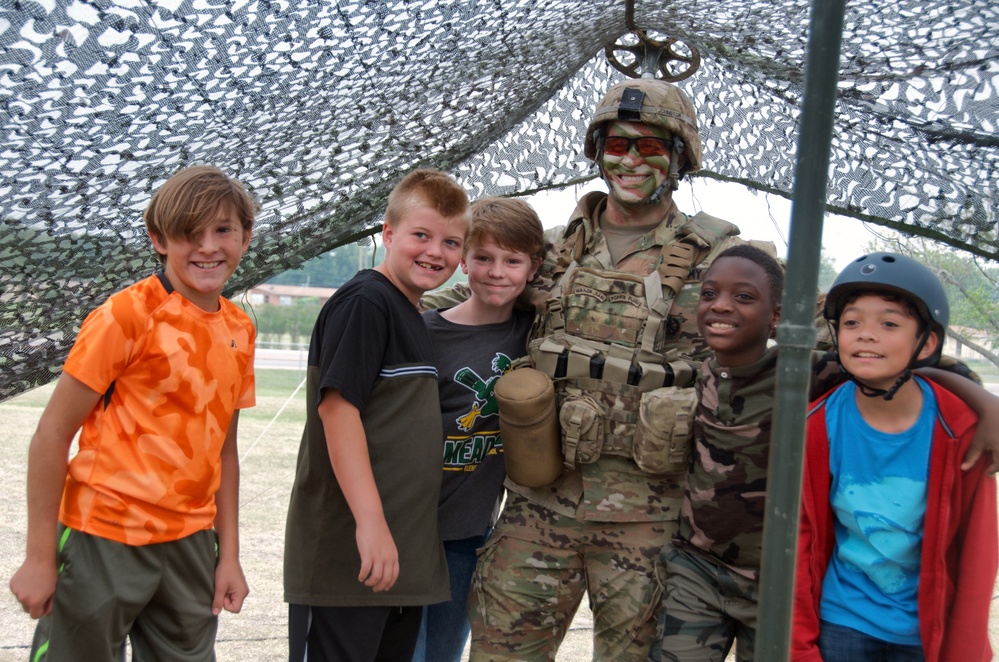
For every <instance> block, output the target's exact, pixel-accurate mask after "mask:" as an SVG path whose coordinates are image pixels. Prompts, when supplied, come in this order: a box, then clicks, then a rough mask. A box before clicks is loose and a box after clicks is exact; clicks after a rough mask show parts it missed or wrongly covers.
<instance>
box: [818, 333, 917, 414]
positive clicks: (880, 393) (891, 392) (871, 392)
mask: <svg viewBox="0 0 999 662" xmlns="http://www.w3.org/2000/svg"><path fill="white" fill-rule="evenodd" d="M929 338H930V331H929V327H927V331H926V333H924V334H923V337H922V338H921V339H920V340H919V344H918V345H917V346H916V351H915V352H913V354H912V358H911V359H909V367H908V368H906V369H905V372H903V373H902V375H901V376H900V377H899V378H898V379H896V380H895V383H894V384H892V386H891V388H889V389H888V390H887V391H886V390H885V389H883V388H871V387H870V386H868V385H867V384H865V383H864V382H862V381H860V380H859V379H857V378H856V377H854V376H853V374H851V373H850V372H849V371H848V370H847V369H846V368H845V367H843V361H842V360H840V357H839V345H838V343H837V342H836V334H835V333H834V334H833V346H834V347H836V362H837V363H839V369H840V372H842V373H843V374H844V375H846V376H847V377H848V378H849V379H850V381H851V382H853V383H854V384H856V385H857V390H858V391H860V392H861V393H863V394H864V395H866V396H867V397H868V398H884V399H885V400H891V399H892V398H894V397H895V394H896V393H898V389H900V388H902V385H903V384H905V383H906V382H907V381H909V380H910V379H912V367H913V366H915V365H916V359H917V357H918V356H919V353H920V352H921V351H923V345H925V344H926V341H927V340H929Z"/></svg>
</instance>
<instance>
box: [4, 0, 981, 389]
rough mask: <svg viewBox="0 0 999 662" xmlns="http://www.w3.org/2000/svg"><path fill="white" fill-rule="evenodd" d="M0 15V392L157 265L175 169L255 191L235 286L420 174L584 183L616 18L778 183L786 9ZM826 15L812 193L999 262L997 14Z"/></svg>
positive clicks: (273, 4)
mask: <svg viewBox="0 0 999 662" xmlns="http://www.w3.org/2000/svg"><path fill="white" fill-rule="evenodd" d="M2 7H3V9H2V10H0V103H2V104H3V113H2V116H0V122H2V141H3V142H2V147H0V399H4V398H7V397H10V396H11V395H14V394H16V393H19V392H21V391H24V390H26V389H28V388H30V387H32V386H35V385H38V384H41V383H44V382H46V381H48V380H50V379H51V378H52V377H54V376H55V375H56V374H57V372H58V370H59V367H60V365H61V363H62V361H63V359H64V358H65V354H66V352H67V351H68V349H69V347H70V345H71V343H72V341H73V338H74V335H75V332H76V330H77V329H78V326H79V323H80V321H81V320H82V318H83V316H84V315H85V314H86V312H88V311H89V310H91V309H92V308H93V307H95V306H96V305H98V304H99V303H100V302H101V301H103V300H104V298H105V297H106V296H107V295H108V294H110V293H111V292H113V291H115V290H117V289H119V288H121V287H123V286H125V285H127V284H129V283H132V282H134V281H136V280H138V279H140V278H142V277H144V276H145V275H147V274H149V273H150V272H151V271H152V270H153V269H154V268H155V264H156V263H155V261H154V259H153V257H152V253H151V251H150V248H149V246H148V243H147V239H146V237H145V234H144V228H143V225H142V210H143V208H144V207H145V205H146V203H147V202H148V200H149V197H150V195H151V193H152V191H153V190H155V189H156V188H157V187H158V186H159V185H160V184H161V183H162V182H163V181H165V180H166V178H167V177H168V176H169V175H170V174H172V173H173V172H175V171H176V170H177V169H179V168H180V167H182V166H185V165H189V164H193V163H206V162H207V163H214V164H217V165H219V166H221V167H222V168H223V169H224V170H226V171H227V172H229V173H232V174H234V175H236V176H238V177H239V178H240V179H242V180H244V181H245V182H246V183H247V184H248V185H249V187H250V188H251V189H252V190H253V192H254V193H255V194H256V195H257V197H258V198H259V199H260V201H261V203H262V205H263V211H262V213H261V215H260V217H259V225H258V227H257V230H256V234H255V237H254V243H253V245H252V247H251V251H250V253H249V254H248V256H247V258H246V259H245V260H244V261H243V265H242V266H241V268H240V270H239V272H238V273H237V275H236V278H235V279H234V282H233V283H232V288H231V290H230V292H235V291H239V290H241V289H244V288H246V287H247V286H250V285H253V284H255V283H258V282H261V281H263V280H265V279H267V278H269V277H270V276H272V275H274V274H277V273H280V272H282V271H284V270H287V269H290V268H294V267H297V266H299V265H300V264H301V263H302V262H304V261H305V260H308V259H309V258H311V257H314V256H316V255H318V254H320V253H322V252H324V251H327V250H329V249H331V248H333V247H335V246H337V245H339V244H341V243H344V242H347V241H351V240H354V239H357V238H358V237H359V236H361V235H363V234H365V233H366V232H367V231H369V230H370V228H372V227H373V226H374V225H375V224H376V223H377V222H378V220H379V211H380V210H381V209H382V207H383V204H384V200H385V197H386V195H387V193H388V191H389V189H390V188H391V186H392V185H393V184H394V183H395V182H396V181H397V180H398V179H399V177H400V176H401V174H403V173H404V172H406V171H408V170H410V169H412V168H414V167H417V166H430V167H437V168H441V169H446V170H450V171H452V172H454V173H455V174H456V175H457V176H458V177H459V178H460V180H461V181H462V182H463V183H464V184H466V185H467V187H468V189H469V191H470V192H471V193H472V194H473V195H474V196H478V195H481V194H485V193H491V194H513V193H523V192H528V191H532V190H536V189H539V188H545V187H553V186H560V185H565V184H568V183H570V182H574V181H577V180H580V179H583V178H586V177H589V176H592V174H593V173H592V171H591V170H590V169H589V167H588V165H587V164H586V162H585V161H584V159H583V157H582V145H583V135H582V134H583V130H584V127H585V124H586V121H587V119H588V115H589V113H590V112H591V110H592V108H593V107H594V105H595V104H596V102H597V100H598V99H599V97H600V95H601V93H602V92H603V91H604V90H605V89H606V87H607V86H608V85H609V84H610V83H611V82H613V81H616V80H619V79H621V78H622V77H623V74H622V73H620V72H618V71H617V70H616V69H614V68H612V67H611V66H610V65H609V64H608V60H607V59H606V57H605V53H604V46H605V44H606V43H618V44H621V45H629V44H633V43H635V37H634V36H630V37H629V36H628V35H629V33H630V32H631V30H632V29H634V28H638V29H646V30H649V31H650V35H651V36H656V37H657V38H661V37H662V36H663V35H668V36H670V37H674V38H678V39H681V40H682V41H683V42H684V43H686V44H690V45H692V46H694V47H695V48H696V49H697V52H699V54H700V58H701V66H700V68H699V69H698V70H697V71H696V72H695V73H694V74H693V75H692V76H691V77H690V78H688V79H686V80H684V81H682V82H681V83H680V85H681V86H682V87H683V88H684V89H685V90H686V91H688V93H689V94H690V95H691V97H692V98H693V100H694V102H695V105H696V106H697V107H698V109H699V115H700V121H701V125H702V131H701V133H702V135H703V136H704V140H705V150H704V151H705V161H706V170H707V173H706V174H707V175H709V176H714V177H718V178H722V179H732V180H736V181H739V182H743V183H745V184H746V185H747V186H750V187H752V188H756V189H760V190H766V191H772V192H778V193H782V194H785V195H789V193H790V191H791V188H792V179H793V168H794V162H793V158H794V152H795V141H796V139H797V126H798V124H797V109H798V106H799V102H800V98H801V93H802V72H803V62H804V51H805V45H806V39H807V34H806V33H807V26H808V4H807V3H806V2H802V1H800V0H799V1H795V2H787V1H782V2H767V1H766V0H724V1H719V2H712V3H704V2H697V1H695V0H675V1H674V2H669V3H667V2H662V1H661V0H660V1H658V2H652V1H643V0H634V2H633V4H631V3H630V1H629V0H586V1H585V2H584V1H580V0H479V1H477V2H476V1H474V0H342V1H341V2H337V3H335V4H334V3H330V2H319V1H317V0H273V1H268V0H258V1H246V0H243V1H239V0H237V1H236V2H211V1H209V0H194V1H191V0H162V1H160V2H156V1H154V0H38V1H34V2H33V1H30V0H22V1H17V0H5V1H4V2H3V3H2ZM847 12H848V13H847V20H846V30H845V33H844V42H843V58H842V67H841V71H842V83H841V85H840V92H841V94H840V99H839V105H838V108H837V115H836V126H835V131H834V133H835V136H834V144H833V162H834V163H833V167H832V168H831V170H830V175H831V182H830V184H831V185H830V198H829V203H830V207H831V208H833V209H835V210H836V211H839V212H841V213H846V214H849V215H854V216H857V217H859V218H863V219H866V220H870V221H873V222H874V223H879V224H882V225H887V226H893V227H896V228H901V229H904V230H907V231H910V232H916V233H919V234H924V235H927V236H931V237H933V238H937V239H942V240H944V241H946V242H948V243H950V244H952V245H954V246H956V247H960V248H964V249H967V250H970V251H972V252H974V253H977V254H979V255H983V256H987V257H993V258H994V257H996V256H997V254H999V242H997V233H996V222H997V221H996V213H997V202H996V194H997V192H996V186H997V181H999V180H997V176H996V174H997V172H996V169H997V163H999V150H997V132H996V122H997V121H999V113H997V110H999V103H997V95H999V63H997V52H999V5H997V4H995V3H993V2H991V1H990V0H953V1H952V2H948V3H937V4H933V3H930V4H927V3H925V2H922V1H919V0H871V1H869V2H862V3H850V4H849V5H848V7H847ZM678 48H679V51H680V53H681V54H682V55H683V54H685V55H687V56H691V55H692V52H691V51H689V50H685V49H684V48H683V47H682V46H679V47H678ZM618 55H619V59H622V60H625V61H626V60H627V58H628V57H629V56H628V53H627V52H625V51H618ZM681 64H682V63H681ZM568 211H569V210H566V212H567V213H568ZM709 211H710V210H709ZM732 220H735V221H738V220H739V219H732Z"/></svg>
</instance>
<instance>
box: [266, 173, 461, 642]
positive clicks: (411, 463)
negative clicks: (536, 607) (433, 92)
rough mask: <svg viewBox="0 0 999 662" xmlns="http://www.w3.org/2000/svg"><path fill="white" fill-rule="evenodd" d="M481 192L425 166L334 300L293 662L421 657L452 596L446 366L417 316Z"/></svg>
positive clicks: (299, 480)
mask: <svg viewBox="0 0 999 662" xmlns="http://www.w3.org/2000/svg"><path fill="white" fill-rule="evenodd" d="M468 224H469V211H468V196H467V195H466V194H465V191H464V190H462V188H461V187H460V186H459V185H458V184H457V183H456V182H455V181H454V180H453V179H452V178H451V177H449V176H448V175H446V174H445V173H442V172H437V171H433V170H417V171H414V172H412V173H410V174H409V175H407V176H406V177H405V178H403V180H402V181H401V182H400V183H399V184H398V185H397V186H396V187H395V188H394V189H393V190H392V192H391V193H390V194H389V199H388V207H387V209H386V212H385V223H384V226H383V229H382V242H383V244H384V246H385V258H384V260H383V261H382V263H381V264H379V265H378V266H377V267H375V268H374V269H370V270H364V271H361V272H359V273H358V274H357V275H356V276H354V278H352V279H351V280H350V281H349V282H347V283H346V284H344V285H343V286H342V287H341V288H339V289H338V290H337V292H336V294H334V295H333V296H332V297H331V298H330V300H329V301H327V302H326V305H325V306H323V309H322V311H321V312H320V314H319V319H318V320H317V321H316V326H315V329H314V330H313V333H312V341H311V344H310V347H309V359H308V375H307V402H306V407H307V411H306V425H305V431H304V433H303V435H302V444H301V447H300V450H299V456H298V467H297V471H296V474H295V482H294V485H293V487H292V493H291V504H290V506H289V509H288V522H287V530H286V538H285V557H284V589H285V600H286V601H287V602H288V603H289V654H290V659H291V660H292V661H293V662H300V661H302V660H305V659H306V655H307V656H308V660H310V662H317V661H320V662H321V661H322V660H352V661H356V662H364V661H365V660H375V659H382V660H408V659H409V658H410V657H411V656H412V653H413V648H414V646H415V644H416V639H417V635H418V633H419V628H420V621H421V616H422V606H423V605H425V604H431V603H435V602H443V601H445V600H447V599H448V598H449V597H450V595H449V592H448V577H447V567H446V563H445V559H444V550H443V548H442V545H441V541H440V535H439V533H438V527H437V495H438V492H439V490H440V468H441V439H442V430H441V417H440V400H439V398H438V394H437V370H436V368H435V367H434V362H433V358H434V357H433V347H432V345H431V341H430V335H429V333H428V331H427V328H426V325H425V324H424V323H423V319H422V318H421V316H420V313H419V311H418V310H417V307H416V305H417V303H418V302H419V299H420V296H421V295H422V294H423V292H424V291H425V290H428V289H432V288H436V287H439V286H440V285H442V284H443V283H444V282H445V281H446V280H447V279H448V278H450V277H451V274H452V273H454V270H455V268H456V267H457V266H458V262H459V260H460V259H461V255H462V248H463V246H464V242H465V235H466V233H467V231H468Z"/></svg>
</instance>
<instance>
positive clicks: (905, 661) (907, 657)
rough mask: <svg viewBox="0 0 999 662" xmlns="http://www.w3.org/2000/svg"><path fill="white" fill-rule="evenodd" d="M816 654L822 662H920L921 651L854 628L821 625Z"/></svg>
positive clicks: (828, 624)
mask: <svg viewBox="0 0 999 662" xmlns="http://www.w3.org/2000/svg"><path fill="white" fill-rule="evenodd" d="M819 651H820V652H821V653H822V659H823V660H825V662H923V647H922V646H908V645H905V644H893V643H891V642H888V641H883V640H881V639H876V638H874V637H872V636H871V635H869V634H864V633H863V632H860V631H858V630H854V629H853V628H848V627H843V626H842V625H834V624H832V623H829V622H828V621H822V624H821V626H820V630H819Z"/></svg>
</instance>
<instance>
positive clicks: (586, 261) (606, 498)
mask: <svg viewBox="0 0 999 662" xmlns="http://www.w3.org/2000/svg"><path fill="white" fill-rule="evenodd" d="M606 201H607V194H606V193H602V192H592V193H589V194H587V195H586V196H584V197H583V199H582V200H580V202H579V204H578V205H577V207H576V209H575V211H574V212H573V215H572V217H571V219H570V221H569V223H568V225H566V226H565V227H564V228H557V229H556V230H554V231H549V237H550V238H551V239H552V244H551V245H550V246H549V250H548V252H547V253H546V256H545V259H544V261H543V262H542V265H541V269H540V272H539V275H538V278H536V279H535V281H534V283H532V288H531V289H530V293H529V294H530V297H531V301H532V303H533V304H534V305H535V307H536V309H537V310H538V311H539V313H540V316H539V322H536V324H535V329H534V330H533V331H532V347H536V346H537V345H538V343H540V342H542V341H543V340H544V339H545V338H546V337H549V338H550V337H551V323H550V319H543V318H545V317H548V318H550V317H551V314H550V313H551V307H550V302H549V299H550V298H551V295H552V293H553V292H557V291H558V289H559V288H560V287H562V286H564V282H563V280H566V279H567V274H566V272H565V271H564V269H563V267H564V264H565V261H566V259H565V255H566V253H567V252H571V253H572V254H573V255H572V257H573V259H574V260H575V265H574V266H578V268H581V269H593V270H604V271H610V272H619V275H620V274H622V273H623V274H631V275H636V276H648V275H649V274H655V273H656V270H657V269H658V268H659V267H660V265H661V264H662V263H663V261H664V257H663V253H664V248H665V247H668V246H669V245H670V244H671V243H672V242H675V241H676V240H677V239H678V237H679V236H686V235H688V234H694V233H692V232H691V228H692V227H693V226H694V224H692V223H691V222H690V221H691V217H688V216H686V215H685V214H683V213H681V212H680V211H679V209H677V207H676V205H675V204H672V205H671V206H670V208H669V211H668V212H667V214H666V216H665V217H664V219H663V221H662V222H661V223H660V224H659V226H658V227H656V228H655V229H654V230H652V231H650V232H649V233H647V234H645V235H642V236H641V237H639V238H637V239H636V241H635V243H634V245H633V246H632V247H631V248H630V249H629V250H627V251H625V253H624V255H623V257H622V258H621V259H620V260H619V261H618V263H617V264H612V263H611V257H610V251H609V249H608V246H607V242H606V240H605V238H604V236H603V233H602V232H601V230H600V227H599V223H598V219H599V218H600V214H601V212H602V211H603V209H604V207H605V205H606ZM713 220H714V221H715V222H716V223H718V224H720V226H722V227H724V230H723V231H722V232H721V233H715V236H714V237H713V238H705V236H702V235H707V234H708V233H699V236H694V237H693V239H692V241H693V242H695V243H697V244H698V245H699V246H700V247H701V253H700V254H707V255H708V257H707V259H703V260H702V261H701V262H700V264H697V265H696V266H693V267H692V268H690V269H689V271H687V272H686V273H684V274H683V276H682V278H681V281H682V287H681V288H680V291H679V293H678V294H677V295H676V297H675V300H674V301H673V302H672V306H671V307H670V308H669V310H668V314H667V315H666V316H665V318H664V319H663V321H662V323H661V325H660V326H659V328H657V329H654V332H655V336H656V337H655V343H656V345H657V350H658V351H659V352H661V353H663V354H668V355H669V356H670V357H671V359H673V361H674V362H673V365H674V366H676V368H677V370H676V371H677V372H678V373H679V372H683V373H685V374H684V377H685V379H686V381H687V385H688V386H692V379H693V375H694V373H695V371H696V366H697V364H698V363H699V361H700V359H701V358H703V356H704V355H705V354H706V351H707V347H706V345H705V343H704V340H703V339H702V338H701V336H700V334H699V333H698V331H697V320H696V309H697V300H698V297H699V294H700V285H701V278H702V276H703V274H704V272H705V270H706V269H707V266H708V264H709V263H710V259H711V257H713V256H714V255H716V254H717V253H718V252H720V251H721V250H723V249H725V248H727V247H729V246H731V245H733V244H735V243H742V242H741V240H739V239H737V238H736V237H735V235H736V234H737V233H738V228H736V227H735V226H733V225H731V224H728V223H725V222H724V221H718V220H717V219H713ZM719 234H722V235H728V236H727V237H724V236H723V237H721V238H719V237H718V235H719ZM570 243H571V244H572V246H570V245H569V244H570ZM609 280H611V281H613V274H610V278H609ZM594 296H595V297H599V296H607V298H613V297H614V295H613V294H611V295H601V294H596V295H594ZM621 296H624V295H623V294H622V295H621ZM562 312H563V313H565V315H566V317H567V318H568V317H570V316H571V314H570V313H568V312H567V311H562ZM604 317H605V318H604V319H601V315H600V313H599V311H598V312H593V311H587V312H586V313H585V314H583V315H581V316H580V320H579V326H587V325H588V326H589V328H588V329H583V331H582V332H583V333H586V332H589V333H590V334H591V336H593V337H597V338H599V337H600V336H601V334H602V333H603V331H604V330H606V333H607V334H612V333H615V332H616V331H615V330H616V329H621V328H627V327H628V324H629V320H626V319H621V318H620V317H616V316H614V315H613V313H611V314H608V315H606V316H604ZM532 356H533V355H532ZM680 363H682V364H683V366H682V367H681V366H680V365H679V364H680ZM558 381H559V380H558V379H556V382H558ZM601 383H602V386H601V387H600V388H603V389H604V392H603V393H597V394H596V395H594V399H598V400H599V401H600V403H601V404H602V405H603V407H604V409H605V410H608V411H609V415H608V420H607V421H606V425H607V426H608V427H609V428H612V429H613V430H614V432H615V435H614V436H616V437H617V438H618V439H619V440H620V439H624V440H625V441H624V442H623V444H624V445H627V444H628V439H630V438H631V437H633V436H634V433H635V429H636V421H635V419H636V418H637V416H638V414H637V410H638V409H639V400H638V399H637V398H636V397H635V396H634V394H628V393H626V391H627V390H628V389H629V388H630V387H628V386H627V385H621V386H620V387H614V386H608V385H607V383H606V382H600V380H594V379H590V380H587V379H583V380H577V382H576V385H577V386H581V387H582V390H583V391H586V389H587V388H590V387H592V388H594V389H598V384H601ZM687 390H689V389H687ZM618 396H620V397H618ZM565 397H566V396H565V394H564V392H560V402H559V404H560V405H562V404H563V403H562V402H561V400H563V399H564V398H565ZM638 397H640V394H638ZM691 402H693V399H691ZM564 423H565V422H564V421H563V428H564V427H565V425H564ZM688 443H689V442H688ZM629 455H630V453H629V451H628V449H627V448H624V449H622V448H618V449H616V451H614V450H612V451H611V452H608V448H607V445H606V444H605V447H604V449H603V452H602V453H601V454H600V455H599V457H597V458H596V459H590V460H589V461H584V462H580V463H575V464H576V466H573V467H566V469H565V470H564V472H563V474H562V476H561V477H559V478H558V479H557V480H556V482H555V483H554V484H552V485H550V486H547V487H543V488H539V489H532V488H527V487H524V486H521V485H518V484H516V483H514V482H512V481H511V480H509V479H507V483H506V485H507V488H508V489H510V490H511V491H512V492H515V493H517V494H520V495H522V496H524V497H525V498H527V499H529V500H530V501H532V502H534V503H537V504H539V505H542V506H544V507H546V508H548V509H550V510H553V511H555V512H556V513H558V514H560V515H564V516H569V517H573V518H574V519H576V520H577V521H592V522H656V521H675V520H677V518H678V516H679V512H680V504H681V501H682V498H683V485H684V482H685V478H686V466H683V467H682V468H681V469H680V470H679V471H675V470H674V471H672V472H670V473H650V472H648V471H645V470H643V469H641V468H640V467H639V466H638V464H637V463H636V461H635V460H634V459H633V457H630V456H629ZM584 459H585V458H584Z"/></svg>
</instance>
